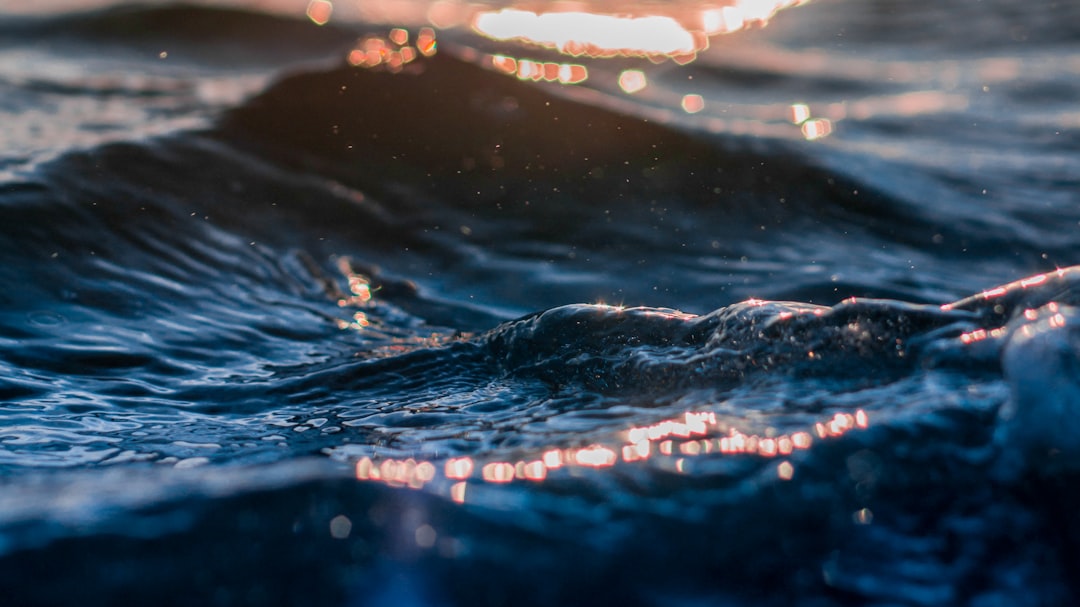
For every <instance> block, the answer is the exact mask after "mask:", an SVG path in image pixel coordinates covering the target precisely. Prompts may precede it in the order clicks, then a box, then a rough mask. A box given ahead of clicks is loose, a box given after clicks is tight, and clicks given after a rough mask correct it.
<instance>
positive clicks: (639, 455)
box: [355, 409, 870, 503]
mask: <svg viewBox="0 0 1080 607" xmlns="http://www.w3.org/2000/svg"><path fill="white" fill-rule="evenodd" d="M869 425H870V420H869V417H868V416H867V414H866V412H865V411H864V410H862V409H858V410H856V411H855V412H854V413H847V412H840V413H836V414H834V415H833V416H832V417H831V418H828V419H825V420H823V421H820V422H817V423H815V424H814V425H813V426H812V427H811V428H807V429H806V430H804V431H797V432H792V433H788V434H781V435H773V433H771V432H766V433H765V436H761V435H758V434H744V433H743V432H740V431H739V430H738V429H736V428H727V430H726V432H725V431H724V428H722V427H721V423H720V422H719V421H718V420H717V417H716V414H715V413H713V412H687V413H685V414H683V415H682V416H680V417H676V418H673V419H667V420H663V421H660V422H657V423H655V424H652V425H649V426H638V427H633V428H630V429H629V430H627V431H625V433H624V438H623V441H624V442H623V444H621V445H612V446H609V445H604V444H592V445H588V446H585V447H575V448H558V447H553V448H549V449H541V450H539V452H537V453H535V454H534V455H532V456H526V457H523V458H521V459H517V460H516V461H489V462H482V461H478V459H477V458H472V457H468V456H465V457H454V458H450V459H447V460H445V461H444V462H442V463H441V464H439V463H436V462H433V461H426V460H418V459H415V458H406V459H395V458H381V459H380V458H376V459H372V458H370V457H362V458H361V459H360V460H359V461H357V462H356V464H355V473H356V478H357V479H358V480H361V481H378V482H383V483H386V484H388V485H390V486H393V487H408V488H411V489H422V488H424V487H425V486H427V485H428V484H429V483H431V482H433V481H437V480H445V481H450V482H451V484H450V485H449V486H446V485H439V486H436V487H434V489H435V490H436V491H437V492H440V493H441V492H445V493H446V494H447V495H448V496H449V497H450V498H451V500H452V501H454V502H457V503H463V502H465V501H466V493H467V487H468V484H469V483H490V484H506V483H512V482H515V481H532V482H541V481H544V480H546V479H547V478H548V475H549V473H550V472H551V471H554V470H559V469H562V468H590V469H604V468H611V467H613V466H616V465H617V464H619V463H623V464H633V463H641V462H645V461H647V460H650V459H651V458H669V459H673V460H674V464H675V466H674V467H675V469H676V470H677V471H678V472H680V473H682V472H684V458H686V457H698V456H705V455H716V456H734V455H747V456H755V457H761V458H785V459H781V461H780V462H779V463H778V465H777V466H776V475H777V478H779V479H780V480H785V481H786V480H791V479H792V478H793V476H794V474H795V466H794V464H792V462H791V461H789V460H788V459H786V458H788V457H789V456H791V455H793V454H794V453H795V452H797V451H802V450H806V449H809V448H810V447H811V446H812V445H813V444H814V442H815V441H819V440H829V439H834V438H838V437H841V436H843V435H845V434H847V433H848V432H851V431H853V430H863V429H866V428H868V427H869Z"/></svg>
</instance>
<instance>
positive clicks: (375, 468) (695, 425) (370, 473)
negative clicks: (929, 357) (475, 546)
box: [355, 317, 1064, 503]
mask: <svg viewBox="0 0 1080 607" xmlns="http://www.w3.org/2000/svg"><path fill="white" fill-rule="evenodd" d="M1063 321H1064V317H1063V318H1062V322H1063ZM869 424H870V419H869V416H868V415H867V413H866V411H864V410H863V409H857V410H855V411H854V412H853V413H846V412H838V413H835V414H834V415H833V416H832V417H831V418H829V419H828V420H826V421H822V422H818V423H816V424H815V425H814V432H816V433H817V435H818V437H819V438H821V439H830V438H837V437H839V436H842V435H844V434H846V433H847V432H850V431H852V430H856V429H865V428H867V427H869ZM720 429H721V424H720V422H719V421H718V420H717V417H716V414H715V413H714V412H686V413H684V414H683V415H681V416H680V417H677V418H674V419H669V420H664V421H661V422H658V423H655V424H652V425H649V426H639V427H633V428H630V429H628V430H627V431H626V432H625V434H624V436H625V439H626V441H627V442H626V443H625V444H623V445H621V446H619V447H617V448H611V447H608V446H607V445H602V444H594V445H589V446H587V447H582V448H576V449H575V448H572V449H547V450H545V451H543V452H542V453H541V455H540V456H539V457H537V458H536V459H520V460H517V461H515V462H508V461H489V462H487V463H485V464H483V465H482V466H478V464H476V463H475V462H474V460H473V458H471V457H455V458H450V459H448V460H446V461H445V462H444V463H443V465H442V476H443V477H444V478H445V479H446V480H448V481H453V483H452V485H451V486H450V497H451V499H452V500H453V501H455V502H457V503H463V502H464V500H465V487H466V481H469V480H483V481H484V482H488V483H495V484H506V483H511V482H514V481H531V482H540V481H544V480H546V479H547V478H548V477H549V475H550V472H551V471H552V470H556V469H559V468H562V467H565V466H580V467H584V468H593V469H599V468H606V467H610V466H614V465H616V464H618V463H619V462H620V461H621V462H623V463H634V462H641V461H645V460H648V459H649V458H650V457H652V456H654V455H656V456H664V457H676V462H675V467H676V469H677V470H678V471H679V472H684V471H685V469H686V461H685V460H686V458H687V457H703V456H706V455H708V454H711V453H714V452H716V453H719V454H720V455H724V456H734V455H743V456H755V457H762V458H773V457H788V456H790V455H792V454H793V453H795V452H796V451H800V450H805V449H809V448H810V447H811V445H813V442H814V439H813V437H812V436H811V433H810V432H806V431H800V432H794V433H791V434H780V435H776V436H774V435H772V430H770V431H769V432H768V433H767V435H766V436H758V435H756V434H744V433H742V432H740V431H739V430H737V429H735V428H728V429H727V435H726V436H721V437H719V438H710V435H711V436H713V437H715V436H716V433H717V431H718V430H720ZM654 443H655V444H656V448H655V449H654V448H653V444H654ZM478 467H479V470H480V474H479V479H477V478H475V477H474V476H473V474H474V473H475V472H476V470H477V468H478ZM355 470H356V478H357V479H358V480H366V481H381V482H383V483H386V484H388V485H390V486H393V487H409V488H412V489H420V488H423V487H424V486H426V485H427V484H428V483H431V482H434V481H438V480H439V479H438V476H439V474H438V472H439V469H438V468H437V467H436V466H435V464H433V463H431V462H427V461H417V460H415V459H413V458H408V459H403V460H399V459H393V458H388V459H384V460H382V461H380V462H378V463H376V462H374V461H373V460H372V459H371V458H369V457H363V458H361V459H360V460H359V461H357V462H356V464H355ZM776 470H777V477H778V478H780V479H781V480H791V478H792V477H793V474H794V465H793V464H792V463H791V462H790V461H788V460H786V459H785V460H783V461H781V462H779V463H778V464H777V468H776Z"/></svg>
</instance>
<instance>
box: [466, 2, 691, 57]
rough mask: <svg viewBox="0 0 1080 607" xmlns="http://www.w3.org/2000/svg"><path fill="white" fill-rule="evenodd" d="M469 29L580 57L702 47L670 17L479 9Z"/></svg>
mask: <svg viewBox="0 0 1080 607" xmlns="http://www.w3.org/2000/svg"><path fill="white" fill-rule="evenodd" d="M473 29H474V30H475V31H476V32H478V33H480V34H482V35H484V36H487V37H488V38H492V39H494V40H500V41H501V40H520V41H524V42H528V43H530V44H535V45H537V46H542V47H545V48H550V49H555V50H557V51H559V52H561V53H564V54H567V55H572V56H580V55H588V56H594V57H596V56H605V55H611V54H615V53H620V54H623V55H686V54H692V53H695V52H696V51H698V50H700V49H701V46H700V43H699V42H698V41H697V40H695V37H694V34H693V33H691V32H690V31H688V30H687V29H686V28H685V27H683V26H682V25H680V24H679V22H678V21H676V20H675V19H673V18H671V17H662V16H647V17H620V16H615V15H602V14H596V13H585V12H574V11H570V12H553V13H534V12H531V11H523V10H518V9H512V8H508V9H502V10H500V11H496V12H482V13H480V14H478V15H477V16H476V18H475V19H474V20H473Z"/></svg>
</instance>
